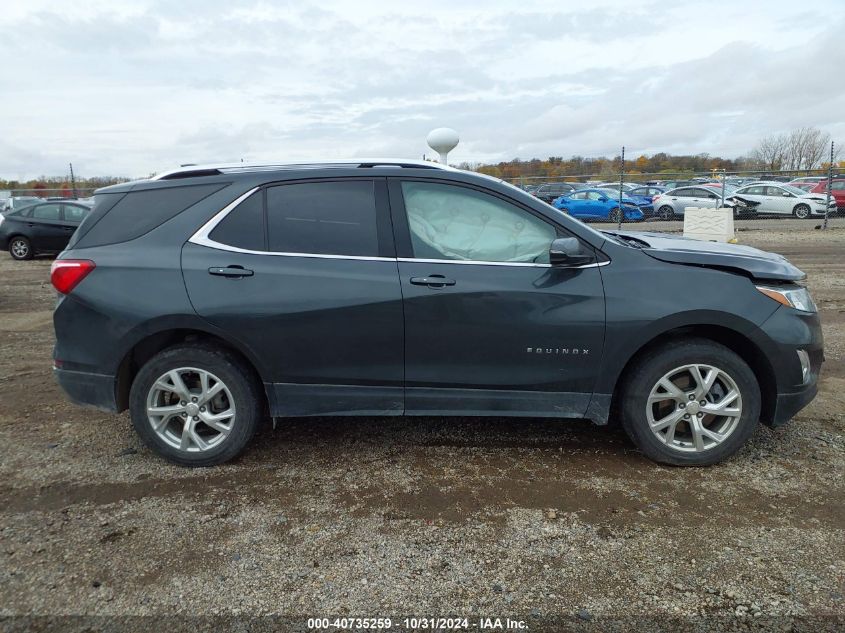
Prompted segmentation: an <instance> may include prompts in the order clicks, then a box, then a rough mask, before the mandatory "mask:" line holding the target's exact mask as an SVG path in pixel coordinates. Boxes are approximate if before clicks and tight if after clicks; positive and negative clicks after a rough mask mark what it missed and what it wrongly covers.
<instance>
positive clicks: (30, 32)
mask: <svg viewBox="0 0 845 633" xmlns="http://www.w3.org/2000/svg"><path fill="white" fill-rule="evenodd" d="M2 10H3V15H4V18H5V27H4V37H3V38H2V40H0V54H2V55H3V59H6V60H11V63H10V67H12V68H14V70H13V72H10V73H8V77H7V79H6V81H5V82H4V84H3V86H2V88H0V177H6V178H15V177H28V176H34V175H40V174H50V175H52V174H62V173H65V171H66V169H67V163H68V162H69V161H73V163H74V167H75V169H76V171H77V172H79V173H81V174H84V175H105V174H122V175H128V176H138V175H144V174H147V173H149V172H151V171H156V170H161V169H164V168H167V167H170V166H172V165H173V164H178V163H183V162H198V161H205V160H233V159H234V160H238V159H240V158H245V159H247V160H264V159H267V160H286V159H300V158H304V159H308V158H317V157H323V158H325V157H332V156H363V155H385V154H389V155H399V156H406V157H418V156H420V155H422V154H423V153H425V152H426V151H429V153H430V150H428V148H427V147H426V146H425V143H424V138H425V135H426V133H427V132H428V130H430V129H431V128H433V127H437V126H441V125H448V126H451V127H455V128H456V129H458V130H459V131H460V133H461V136H462V139H463V141H462V143H461V145H459V146H458V148H457V149H456V150H455V151H454V152H453V153H452V154H451V156H450V158H451V159H453V160H454V161H461V160H472V161H492V160H500V159H509V158H513V157H516V156H519V157H521V158H530V157H534V156H537V157H545V156H550V155H556V156H560V155H562V156H569V155H572V154H581V155H600V154H613V153H617V152H618V149H619V147H620V146H621V145H623V144H624V145H626V147H627V148H628V152H629V154H631V153H641V152H646V153H653V152H657V151H667V152H692V153H699V152H708V153H710V154H713V155H720V154H721V155H726V156H736V155H738V154H741V153H743V152H745V151H747V150H748V149H749V148H750V147H752V146H753V144H754V143H755V141H756V140H757V139H758V138H759V137H760V136H763V135H766V134H769V133H771V132H776V131H782V130H788V129H792V128H795V127H800V126H809V125H812V126H818V127H821V128H823V129H825V130H826V131H829V132H831V133H832V134H833V135H834V137H835V138H838V139H841V140H843V141H845V122H843V120H842V118H841V112H843V111H845V87H843V86H842V83H841V81H839V80H838V72H837V70H838V69H840V68H842V67H843V63H845V56H844V54H843V49H842V47H841V32H842V30H843V27H845V8H844V7H843V6H842V3H841V1H839V0H816V1H813V0H810V1H808V2H804V3H801V4H800V5H796V4H795V3H790V2H786V1H782V2H764V1H762V0H753V1H751V2H743V3H735V2H730V1H729V0H717V1H716V2H711V3H708V4H707V5H706V7H705V6H704V5H702V4H701V3H699V2H678V1H671V2H670V1H668V0H661V1H652V2H622V1H609V0H608V1H598V2H594V3H590V6H589V8H587V7H586V6H585V5H584V4H583V3H575V2H560V1H559V0H555V1H553V0H522V1H519V2H516V1H513V2H481V1H480V0H478V1H470V2H466V1H465V2H461V3H455V2H453V1H446V0H430V1H429V2H426V3H423V4H420V3H386V2H376V1H375V0H358V1H356V2H355V3H351V2H342V1H340V0H335V1H327V2H320V3H312V4H308V3H304V2H269V1H267V2H239V3H233V2H216V1H199V0H190V1H187V2H186V1H182V2H178V3H173V2H170V3H165V2H163V1H160V0H146V1H138V2H119V1H115V0H108V1H106V0H102V1H98V2H78V3H74V4H73V7H72V10H71V8H70V5H68V4H67V3H65V2H53V1H47V0H30V1H29V2H28V3H26V4H23V3H14V5H13V6H12V7H8V8H7V7H2Z"/></svg>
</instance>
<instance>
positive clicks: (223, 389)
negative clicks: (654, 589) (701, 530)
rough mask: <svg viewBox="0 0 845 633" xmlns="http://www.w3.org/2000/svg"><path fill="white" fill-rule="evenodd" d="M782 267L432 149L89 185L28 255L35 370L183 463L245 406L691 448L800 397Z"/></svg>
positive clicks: (800, 293) (246, 418) (220, 450)
mask: <svg viewBox="0 0 845 633" xmlns="http://www.w3.org/2000/svg"><path fill="white" fill-rule="evenodd" d="M804 277H805V276H804V274H803V273H802V272H801V271H800V270H798V269H796V268H795V267H794V266H792V265H791V264H790V263H789V262H787V261H786V260H785V259H784V258H782V257H781V256H779V255H774V254H770V253H765V252H763V251H758V250H756V249H753V248H748V247H743V246H735V245H728V244H716V243H709V242H698V241H694V240H686V239H683V238H677V237H668V236H666V235H661V234H656V233H633V232H624V233H623V232H601V231H596V230H593V229H592V228H589V227H587V226H585V225H584V224H581V223H580V222H578V221H577V220H575V219H573V218H572V217H569V216H567V215H564V214H562V213H560V212H559V211H557V210H556V209H554V208H552V207H550V206H548V205H546V204H544V203H542V202H540V201H539V200H537V199H536V198H534V197H532V196H531V195H529V194H527V193H525V192H523V191H521V190H519V189H517V188H515V187H513V186H510V185H508V184H506V183H504V182H501V181H498V180H495V179H492V178H489V177H485V176H481V175H478V174H473V173H468V172H464V171H459V170H455V169H451V168H448V167H444V166H440V165H436V164H433V163H423V162H414V161H373V162H361V161H356V162H340V163H331V164H315V165H275V166H267V165H265V166H244V165H235V166H212V167H188V168H183V169H181V170H176V171H174V172H168V173H165V174H162V175H161V176H158V177H156V178H153V179H151V180H145V181H138V182H132V183H126V184H121V185H116V186H113V187H107V188H105V189H102V190H100V191H99V192H97V194H96V204H95V207H94V209H93V210H92V212H91V213H90V214H89V215H88V217H87V218H86V219H85V220H84V222H83V223H82V225H81V226H80V227H79V230H78V231H77V232H76V233H75V234H74V236H73V238H72V240H71V242H70V244H69V245H68V247H67V250H65V251H64V252H63V253H62V254H61V255H60V257H59V258H58V259H57V260H56V262H55V264H54V266H53V270H52V281H53V285H54V286H55V287H56V289H57V290H58V291H59V293H60V294H59V300H58V304H57V306H56V310H55V316H54V321H55V329H56V347H55V351H54V366H55V374H56V376H57V378H58V380H59V383H60V384H61V385H62V387H63V388H64V389H65V390H66V391H67V393H68V394H69V395H70V397H71V398H72V399H73V400H74V401H76V402H79V403H83V404H89V405H94V406H97V407H100V408H103V409H107V410H110V411H122V410H124V409H127V408H128V409H129V410H130V413H131V417H132V422H133V424H134V426H135V429H136V430H137V432H138V434H139V435H140V436H141V437H142V438H143V440H144V441H145V442H146V443H147V444H148V445H149V446H150V447H152V448H153V449H154V450H155V451H157V452H158V453H160V454H161V455H163V456H165V457H166V458H168V459H170V460H172V461H174V462H177V463H180V464H185V465H191V466H203V465H211V464H218V463H221V462H223V461H225V460H228V459H230V458H232V457H234V456H235V455H237V454H238V453H239V452H240V451H241V450H242V449H243V448H244V446H245V445H246V444H247V442H248V441H249V440H250V438H251V437H252V435H253V433H254V431H255V429H256V427H257V425H258V424H259V421H260V420H262V419H264V418H265V417H266V416H272V417H274V418H284V417H288V416H315V415H360V416H376V415H402V414H406V415H444V416H447V415H479V416H482V415H487V416H503V415H507V416H544V417H556V418H588V419H590V420H592V421H593V422H595V423H597V424H606V423H607V422H608V420H609V419H618V420H620V421H621V423H622V425H623V426H624V428H625V429H626V431H627V432H628V434H629V435H630V437H631V438H632V440H633V441H634V442H635V443H636V444H637V446H638V447H639V448H640V449H641V450H642V451H643V452H644V453H645V454H646V455H648V456H649V457H651V458H653V459H655V460H658V461H661V462H664V463H670V464H679V465H685V464H710V463H714V462H717V461H719V460H721V459H723V458H725V457H727V456H729V455H731V454H733V453H734V452H735V451H736V450H738V449H739V447H740V446H741V445H742V444H743V443H744V442H745V440H746V439H747V438H748V437H749V436H750V435H751V434H752V432H753V431H754V428H755V427H756V425H757V423H758V421H762V422H764V423H766V424H769V425H773V426H777V425H779V424H783V423H784V422H786V421H787V420H789V419H790V418H791V417H792V416H793V415H794V414H795V413H796V412H797V411H798V410H799V409H801V408H802V407H804V406H805V405H806V404H807V403H808V402H810V400H811V399H812V398H813V397H814V395H815V393H816V383H817V379H818V374H819V369H820V367H821V364H822V359H823V354H822V335H821V329H820V325H819V319H818V315H817V314H816V308H815V306H814V304H813V301H812V299H811V298H810V296H809V294H808V292H807V290H806V288H805V287H804V286H802V285H801V284H800V282H801V280H803V279H804Z"/></svg>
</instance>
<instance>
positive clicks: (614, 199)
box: [552, 189, 645, 222]
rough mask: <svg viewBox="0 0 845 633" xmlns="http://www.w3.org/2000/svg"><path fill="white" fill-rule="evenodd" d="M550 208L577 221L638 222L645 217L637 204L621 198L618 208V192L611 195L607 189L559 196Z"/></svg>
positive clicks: (581, 191)
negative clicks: (552, 207)
mask: <svg viewBox="0 0 845 633" xmlns="http://www.w3.org/2000/svg"><path fill="white" fill-rule="evenodd" d="M552 206H554V207H555V208H556V209H560V210H561V211H563V212H564V213H568V214H569V215H571V216H572V217H573V218H578V219H579V220H604V221H609V222H619V220H620V218H621V219H622V220H623V221H624V222H639V221H641V220H642V219H643V218H644V217H645V215H644V214H643V212H642V210H641V209H640V207H639V206H638V205H637V203H636V202H635V201H634V200H633V199H631V198H629V197H627V196H622V208H621V210H620V208H619V192H618V191H617V192H616V195H613V193H612V192H610V191H609V190H608V189H581V190H579V191H575V192H573V193H570V194H569V195H566V196H561V197H560V198H558V199H557V200H555V201H554V202H552Z"/></svg>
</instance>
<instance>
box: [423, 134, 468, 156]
mask: <svg viewBox="0 0 845 633" xmlns="http://www.w3.org/2000/svg"><path fill="white" fill-rule="evenodd" d="M425 140H426V143H428V146H429V147H430V148H431V149H433V150H434V151H435V152H437V153H438V154H440V162H441V163H443V164H444V165H445V164H446V156H447V155H448V154H449V152H451V151H452V150H453V149H455V147H456V146H457V144H458V143H459V142H460V140H461V139H460V137H459V136H458V133H457V132H456V131H455V130H453V129H452V128H450V127H439V128H437V129H436V130H432V131H431V132H429V133H428V136H427V137H426V138H425Z"/></svg>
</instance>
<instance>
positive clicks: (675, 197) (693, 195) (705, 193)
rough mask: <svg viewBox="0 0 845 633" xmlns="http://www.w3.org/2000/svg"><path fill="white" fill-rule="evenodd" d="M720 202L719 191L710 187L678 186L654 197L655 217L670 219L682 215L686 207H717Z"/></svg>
mask: <svg viewBox="0 0 845 633" xmlns="http://www.w3.org/2000/svg"><path fill="white" fill-rule="evenodd" d="M721 203H722V196H721V193H719V192H716V191H715V190H713V189H712V188H710V187H703V186H700V187H679V188H678V189H671V190H669V191H667V192H665V193H662V194H660V195H659V196H657V197H656V198H655V199H654V203H653V204H654V208H655V213H656V215H657V217H659V218H660V219H661V220H671V219H672V218H674V217H676V216H683V215H684V209H686V208H687V207H699V208H714V209H715V208H717V207H718V206H719V205H720V204H721Z"/></svg>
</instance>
